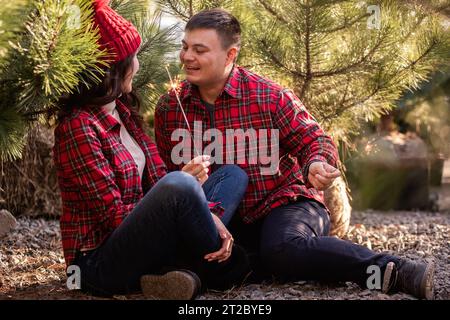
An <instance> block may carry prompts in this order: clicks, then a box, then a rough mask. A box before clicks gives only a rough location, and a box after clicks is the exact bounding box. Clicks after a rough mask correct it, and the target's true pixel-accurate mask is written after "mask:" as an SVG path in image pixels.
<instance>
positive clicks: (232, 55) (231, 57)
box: [227, 47, 239, 65]
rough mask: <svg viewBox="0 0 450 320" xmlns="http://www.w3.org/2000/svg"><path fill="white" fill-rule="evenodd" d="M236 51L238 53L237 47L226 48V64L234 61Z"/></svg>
mask: <svg viewBox="0 0 450 320" xmlns="http://www.w3.org/2000/svg"><path fill="white" fill-rule="evenodd" d="M238 53H239V48H238V47H231V48H230V49H228V52H227V65H229V64H230V63H235V62H236V60H237V56H238Z"/></svg>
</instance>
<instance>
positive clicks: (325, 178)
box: [308, 162, 341, 191]
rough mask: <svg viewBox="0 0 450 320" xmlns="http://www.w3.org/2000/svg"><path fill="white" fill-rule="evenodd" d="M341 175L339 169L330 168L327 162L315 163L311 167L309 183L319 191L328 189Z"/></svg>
mask: <svg viewBox="0 0 450 320" xmlns="http://www.w3.org/2000/svg"><path fill="white" fill-rule="evenodd" d="M340 175H341V173H340V172H339V170H338V169H336V168H335V167H333V166H330V165H329V164H328V163H325V162H313V163H311V165H310V166H309V171H308V181H309V182H310V183H311V184H312V185H313V186H314V188H316V189H317V190H320V191H322V190H325V189H328V188H329V187H330V186H331V184H332V183H333V181H334V180H335V179H336V178H337V177H339V176H340Z"/></svg>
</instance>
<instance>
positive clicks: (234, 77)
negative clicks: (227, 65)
mask: <svg viewBox="0 0 450 320" xmlns="http://www.w3.org/2000/svg"><path fill="white" fill-rule="evenodd" d="M224 92H226V93H227V94H229V95H230V96H231V97H233V98H236V99H241V98H242V91H241V74H240V72H239V70H238V68H237V67H236V65H234V66H233V69H232V70H231V72H230V75H229V76H228V80H227V82H226V83H225V86H224V88H223V91H222V92H221V94H220V95H222V94H223V93H224ZM191 96H196V97H198V98H200V92H199V90H198V87H197V86H196V85H195V84H192V83H190V82H188V81H186V90H185V93H184V94H183V98H182V99H183V100H184V99H186V98H188V97H191Z"/></svg>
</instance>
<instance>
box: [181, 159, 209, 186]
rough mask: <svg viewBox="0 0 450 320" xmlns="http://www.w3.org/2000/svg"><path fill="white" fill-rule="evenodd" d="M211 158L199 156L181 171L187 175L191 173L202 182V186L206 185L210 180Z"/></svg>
mask: <svg viewBox="0 0 450 320" xmlns="http://www.w3.org/2000/svg"><path fill="white" fill-rule="evenodd" d="M210 158H211V157H210V156H206V155H202V156H197V157H195V158H194V159H192V160H191V161H189V162H188V163H187V164H186V165H185V166H184V167H183V169H181V171H184V172H186V173H189V174H190V175H192V176H193V177H194V178H196V179H197V180H198V182H200V184H201V185H203V183H205V181H206V180H208V172H209V169H208V167H209V165H210V164H211V163H210V162H209V161H208V160H209V159H210Z"/></svg>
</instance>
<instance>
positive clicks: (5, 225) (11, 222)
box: [0, 210, 17, 238]
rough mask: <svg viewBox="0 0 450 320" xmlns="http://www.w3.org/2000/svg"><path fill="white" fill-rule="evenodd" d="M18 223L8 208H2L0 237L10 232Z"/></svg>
mask: <svg viewBox="0 0 450 320" xmlns="http://www.w3.org/2000/svg"><path fill="white" fill-rule="evenodd" d="M16 225H17V221H16V219H15V218H14V217H13V215H12V214H11V213H9V212H8V211H7V210H0V238H1V237H3V236H5V235H6V234H7V233H9V232H10V231H11V230H12V229H14V228H15V227H16Z"/></svg>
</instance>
